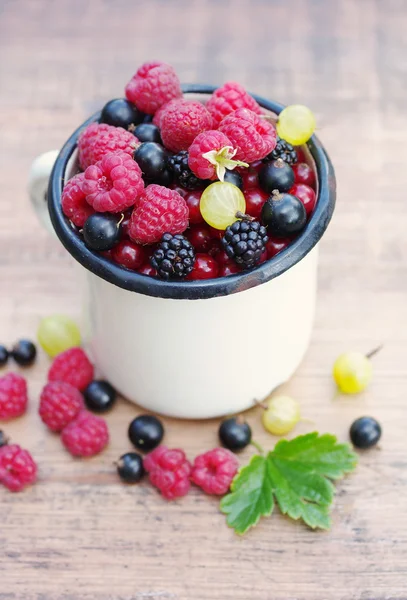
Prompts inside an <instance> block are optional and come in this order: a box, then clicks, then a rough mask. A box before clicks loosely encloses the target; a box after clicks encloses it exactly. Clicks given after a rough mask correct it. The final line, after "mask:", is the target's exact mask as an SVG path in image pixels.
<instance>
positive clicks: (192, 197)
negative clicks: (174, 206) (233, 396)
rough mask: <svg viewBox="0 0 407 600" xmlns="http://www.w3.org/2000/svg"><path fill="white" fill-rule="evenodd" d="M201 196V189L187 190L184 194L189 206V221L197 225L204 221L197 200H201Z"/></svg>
mask: <svg viewBox="0 0 407 600" xmlns="http://www.w3.org/2000/svg"><path fill="white" fill-rule="evenodd" d="M184 191H185V190H184ZM201 196H202V190H195V191H193V192H189V193H188V194H187V195H186V196H185V202H186V203H187V205H188V208H189V222H190V223H191V225H198V224H199V223H204V222H205V221H204V220H203V217H202V215H201V211H200V209H199V202H200V200H201Z"/></svg>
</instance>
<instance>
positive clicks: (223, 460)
mask: <svg viewBox="0 0 407 600" xmlns="http://www.w3.org/2000/svg"><path fill="white" fill-rule="evenodd" d="M238 468H239V463H238V460H237V458H236V456H235V455H234V454H233V453H232V452H230V450H226V449H225V448H215V449H214V450H210V451H209V452H205V454H200V455H199V456H197V457H196V458H195V460H194V464H193V466H192V474H191V480H192V481H193V482H194V483H195V485H197V486H199V487H200V488H202V489H203V491H204V492H206V493H207V494H215V495H218V496H223V495H224V494H226V493H227V492H228V490H229V488H230V484H231V483H232V480H233V478H234V476H235V475H236V473H237V470H238Z"/></svg>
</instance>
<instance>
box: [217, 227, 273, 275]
mask: <svg viewBox="0 0 407 600" xmlns="http://www.w3.org/2000/svg"><path fill="white" fill-rule="evenodd" d="M267 242H268V235H267V230H266V228H265V227H264V226H263V225H261V224H260V223H259V221H255V220H254V219H253V220H251V219H248V218H247V217H246V218H244V219H242V220H241V221H235V222H234V223H232V225H230V226H229V227H227V229H226V231H225V235H224V236H223V238H222V244H223V247H224V248H225V251H226V254H227V255H228V256H229V258H233V260H234V261H235V262H236V263H237V264H238V265H241V266H242V267H243V268H244V269H250V268H251V267H254V266H255V265H256V264H257V263H258V262H259V260H260V257H261V255H262V254H263V252H264V250H265V248H266V243H267Z"/></svg>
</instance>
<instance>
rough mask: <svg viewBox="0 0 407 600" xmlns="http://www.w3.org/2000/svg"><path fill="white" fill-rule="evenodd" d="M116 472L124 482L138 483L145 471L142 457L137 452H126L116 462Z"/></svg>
mask: <svg viewBox="0 0 407 600" xmlns="http://www.w3.org/2000/svg"><path fill="white" fill-rule="evenodd" d="M117 473H118V474H119V477H120V479H121V480H122V481H124V482H125V483H138V482H139V481H140V479H141V478H142V477H143V475H144V473H145V471H144V466H143V459H142V457H141V456H140V454H137V452H126V454H123V456H121V457H120V458H119V460H118V462H117Z"/></svg>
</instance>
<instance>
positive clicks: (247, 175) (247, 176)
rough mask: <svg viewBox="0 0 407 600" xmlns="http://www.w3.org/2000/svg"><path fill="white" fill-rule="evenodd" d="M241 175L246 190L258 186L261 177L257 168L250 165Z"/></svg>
mask: <svg viewBox="0 0 407 600" xmlns="http://www.w3.org/2000/svg"><path fill="white" fill-rule="evenodd" d="M241 175H242V179H243V189H244V190H251V189H252V188H255V187H258V185H259V177H258V173H257V171H256V170H255V169H251V168H250V167H249V168H248V169H245V171H243V172H242V173H241Z"/></svg>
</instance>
